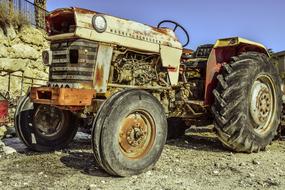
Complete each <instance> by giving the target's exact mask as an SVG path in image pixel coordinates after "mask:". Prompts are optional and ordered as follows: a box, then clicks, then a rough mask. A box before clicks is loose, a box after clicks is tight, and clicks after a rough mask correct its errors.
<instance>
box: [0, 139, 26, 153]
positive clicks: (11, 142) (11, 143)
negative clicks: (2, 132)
mask: <svg viewBox="0 0 285 190" xmlns="http://www.w3.org/2000/svg"><path fill="white" fill-rule="evenodd" d="M3 142H4V143H5V145H6V146H8V147H11V148H13V149H15V150H16V151H17V152H27V147H26V146H25V145H24V143H23V142H22V141H21V140H20V139H19V138H6V139H4V140H3Z"/></svg>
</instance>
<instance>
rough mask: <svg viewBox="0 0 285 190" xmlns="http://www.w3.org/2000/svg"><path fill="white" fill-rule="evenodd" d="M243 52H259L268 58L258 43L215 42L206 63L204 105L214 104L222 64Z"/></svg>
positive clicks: (225, 40) (265, 51)
mask: <svg viewBox="0 0 285 190" xmlns="http://www.w3.org/2000/svg"><path fill="white" fill-rule="evenodd" d="M244 52H259V53H264V54H266V55H267V56H269V53H268V52H267V50H266V48H265V47H264V46H263V45H262V44H259V43H256V42H252V41H249V40H246V39H243V38H227V39H220V40H218V41H217V42H216V44H215V46H214V48H213V49H212V51H211V54H210V56H209V59H208V63H207V71H206V81H205V97H204V104H205V105H212V103H213V102H214V96H213V93H212V92H213V90H214V89H215V88H216V85H217V75H218V74H220V73H221V67H222V65H223V64H228V63H229V62H230V61H231V60H232V57H233V56H237V55H240V54H242V53H244Z"/></svg>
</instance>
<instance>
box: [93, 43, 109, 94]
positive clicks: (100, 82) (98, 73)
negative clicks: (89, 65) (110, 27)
mask: <svg viewBox="0 0 285 190" xmlns="http://www.w3.org/2000/svg"><path fill="white" fill-rule="evenodd" d="M112 56H113V47H112V46H108V45H105V44H100V46H99V48H98V55H97V60H96V66H95V77H94V88H95V90H96V92H99V93H105V92H106V91H107V84H108V78H109V72H110V68H111V61H112Z"/></svg>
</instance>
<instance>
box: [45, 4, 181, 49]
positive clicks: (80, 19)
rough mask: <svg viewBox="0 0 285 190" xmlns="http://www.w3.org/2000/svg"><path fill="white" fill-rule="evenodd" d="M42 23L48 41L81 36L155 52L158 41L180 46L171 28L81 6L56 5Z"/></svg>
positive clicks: (176, 46)
mask: <svg viewBox="0 0 285 190" xmlns="http://www.w3.org/2000/svg"><path fill="white" fill-rule="evenodd" d="M97 17H100V18H98V19H97ZM46 23H47V32H48V35H49V37H48V39H49V40H51V41H52V40H62V39H64V38H84V39H88V40H93V41H98V42H104V43H110V44H114V45H121V46H125V47H130V48H135V49H140V50H146V51H152V52H159V49H160V46H161V45H163V46H167V47H170V48H175V49H182V45H181V43H180V42H179V41H178V39H177V37H176V35H175V34H174V32H173V31H172V30H171V29H168V28H159V29H158V28H155V27H151V26H148V25H145V24H141V23H138V22H135V21H130V20H126V19H121V18H117V17H113V16H110V15H106V14H102V13H98V12H94V11H90V10H86V9H81V8H64V9H57V10H55V11H53V12H51V13H50V14H49V15H48V16H47V18H46Z"/></svg>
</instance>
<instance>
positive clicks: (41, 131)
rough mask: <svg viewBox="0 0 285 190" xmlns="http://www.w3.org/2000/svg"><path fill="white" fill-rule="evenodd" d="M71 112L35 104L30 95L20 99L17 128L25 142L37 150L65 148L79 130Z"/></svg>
mask: <svg viewBox="0 0 285 190" xmlns="http://www.w3.org/2000/svg"><path fill="white" fill-rule="evenodd" d="M75 123H76V122H75V116H73V115H72V113H71V112H69V111H65V110H60V109H57V108H55V107H51V106H47V105H34V104H33V103H32V102H31V100H30V98H29V96H27V97H25V98H23V99H22V101H20V103H19V105H18V107H17V111H16V114H15V128H16V132H17V135H18V137H19V138H20V139H21V140H22V141H23V142H24V144H25V145H26V146H27V147H28V148H30V149H32V150H35V151H39V152H49V151H54V150H58V149H62V148H65V147H66V146H67V145H68V144H69V143H70V142H71V141H72V140H73V138H74V136H75V134H76V132H77V127H78V126H77V125H76V124H75Z"/></svg>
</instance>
